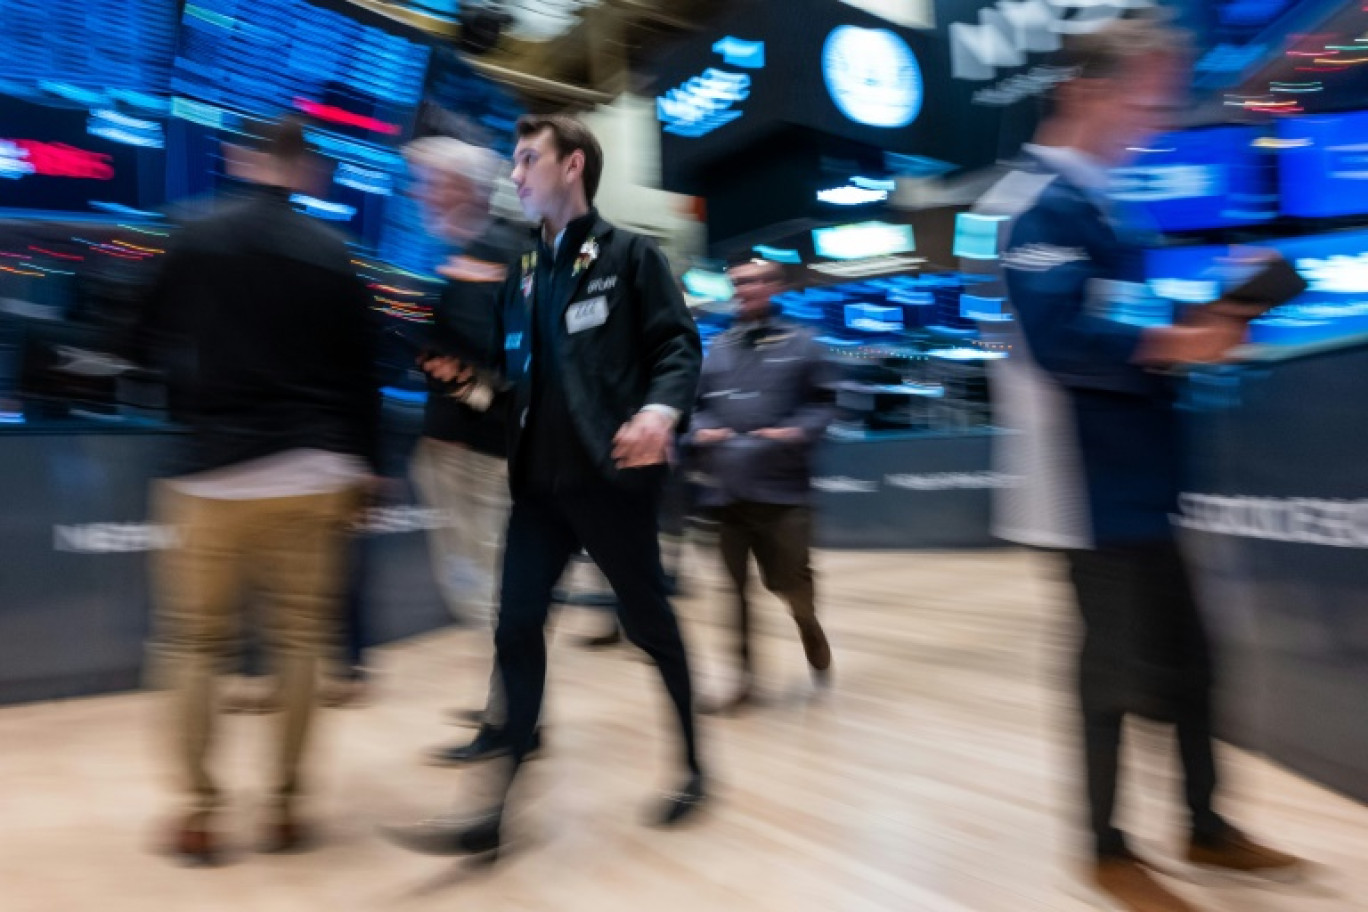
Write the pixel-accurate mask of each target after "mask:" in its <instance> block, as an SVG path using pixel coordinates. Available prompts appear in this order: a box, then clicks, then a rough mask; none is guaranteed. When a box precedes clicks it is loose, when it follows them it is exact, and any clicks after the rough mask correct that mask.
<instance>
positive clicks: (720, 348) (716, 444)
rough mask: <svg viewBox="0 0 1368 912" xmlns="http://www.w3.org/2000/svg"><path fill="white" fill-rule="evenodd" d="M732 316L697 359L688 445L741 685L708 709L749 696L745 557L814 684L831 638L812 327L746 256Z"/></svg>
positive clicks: (736, 273) (819, 368)
mask: <svg viewBox="0 0 1368 912" xmlns="http://www.w3.org/2000/svg"><path fill="white" fill-rule="evenodd" d="M729 275H730V278H731V281H732V285H733V286H734V287H735V288H736V308H737V309H736V324H735V325H734V326H733V327H732V328H731V329H729V330H728V331H727V332H726V333H724V334H722V336H720V337H719V338H718V339H717V341H716V342H715V343H714V344H713V347H712V349H711V351H709V353H708V357H707V358H706V359H705V360H704V362H703V374H702V378H701V380H700V383H699V391H698V404H697V406H696V408H695V411H694V420H693V428H694V429H693V431H692V433H691V434H690V435H689V437H688V444H689V445H690V446H691V447H692V450H693V459H694V462H695V464H696V465H697V466H698V468H699V470H700V472H699V475H700V476H701V479H702V481H703V485H702V492H703V493H702V495H701V501H702V505H703V506H705V507H713V508H716V510H717V518H718V521H719V524H720V528H719V544H720V546H721V551H722V562H723V563H724V564H725V565H726V568H727V575H728V576H729V577H730V578H731V581H732V586H733V587H734V588H735V590H736V609H737V614H736V624H737V635H738V640H737V644H738V651H739V655H740V661H741V685H740V687H739V689H738V690H737V692H736V693H735V694H734V695H733V696H732V697H731V698H730V699H728V700H726V701H724V702H722V703H720V704H714V705H708V706H705V707H704V709H705V711H707V710H712V711H725V710H734V709H737V708H740V707H741V706H743V705H745V704H746V703H748V702H750V700H751V699H752V697H753V693H752V686H753V683H754V667H753V663H752V660H751V648H750V628H751V623H750V618H751V613H750V601H749V599H748V597H747V588H748V585H749V577H750V558H751V555H752V554H754V555H755V560H756V563H757V564H758V565H759V567H760V577H761V579H762V580H763V581H764V583H765V587H766V588H767V589H769V590H770V591H771V592H774V593H776V594H778V595H780V596H782V597H783V598H784V600H785V601H787V602H788V604H789V608H790V610H791V611H792V612H793V619H794V621H796V622H797V624H798V632H799V635H800V636H801V637H802V641H803V651H804V653H805V654H806V655H807V659H808V663H809V664H810V665H811V666H812V668H813V671H814V673H815V674H816V675H817V676H818V680H819V682H825V680H826V678H827V675H828V673H829V669H830V667H831V646H830V645H829V644H828V643H827V638H826V633H825V632H824V631H823V630H822V625H821V624H820V623H818V621H817V602H816V594H815V590H814V587H813V581H812V563H811V560H810V558H809V551H810V549H811V541H812V508H811V507H810V506H809V504H808V501H809V497H810V493H811V482H812V454H813V450H814V449H816V446H817V442H818V441H819V440H821V438H822V434H823V433H824V432H825V431H826V427H827V424H828V423H830V421H831V419H832V417H833V405H832V397H831V392H830V389H829V387H830V382H831V379H832V378H831V377H830V376H829V374H830V367H829V365H828V363H827V362H826V361H825V360H823V358H822V356H821V351H820V349H819V348H818V345H817V343H816V342H815V341H814V340H813V336H812V333H810V332H808V331H807V330H804V329H801V328H800V327H798V326H795V325H793V324H791V323H788V322H785V321H784V320H782V319H780V318H778V317H777V316H776V315H775V313H774V310H775V308H774V305H773V304H772V303H771V299H772V298H773V297H774V296H775V295H776V294H778V293H779V292H781V291H783V290H784V273H783V268H782V267H781V266H779V265H778V264H777V263H770V262H767V261H764V260H754V261H752V262H749V263H745V264H742V265H739V266H735V267H733V268H732V269H731V270H730V271H729Z"/></svg>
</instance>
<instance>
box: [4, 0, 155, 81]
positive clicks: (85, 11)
mask: <svg viewBox="0 0 1368 912" xmlns="http://www.w3.org/2000/svg"><path fill="white" fill-rule="evenodd" d="M177 4H178V0H0V36H4V53H3V54H0V91H3V92H5V93H6V94H10V95H19V96H23V97H35V96H36V97H46V98H65V99H67V100H68V101H75V102H78V103H81V104H85V105H87V106H90V107H93V106H95V105H97V104H108V103H110V102H112V101H115V100H118V96H119V95H120V94H129V95H131V96H132V97H133V99H135V100H140V96H144V95H146V96H158V95H165V94H166V91H167V86H168V85H169V82H170V78H171V57H172V54H173V50H174V47H175V41H176V8H177Z"/></svg>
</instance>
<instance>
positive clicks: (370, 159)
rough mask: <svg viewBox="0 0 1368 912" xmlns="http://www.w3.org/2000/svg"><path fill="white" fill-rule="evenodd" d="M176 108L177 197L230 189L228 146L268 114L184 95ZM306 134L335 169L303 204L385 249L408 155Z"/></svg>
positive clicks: (172, 145)
mask: <svg viewBox="0 0 1368 912" xmlns="http://www.w3.org/2000/svg"><path fill="white" fill-rule="evenodd" d="M174 110H175V114H176V116H175V117H174V118H173V119H172V121H171V124H170V128H169V137H170V142H169V149H170V154H169V157H168V162H169V166H170V167H169V173H168V175H167V185H168V187H169V189H170V195H171V197H172V198H173V199H182V198H185V197H202V196H209V195H211V194H215V193H219V192H222V191H224V190H226V189H231V187H232V185H233V184H234V182H235V181H234V178H233V177H232V176H231V175H230V174H229V173H228V170H227V168H226V160H225V150H224V146H225V144H230V145H231V144H235V143H236V144H241V143H242V142H243V141H244V139H246V138H247V137H250V136H252V135H254V134H256V133H257V132H259V131H260V129H261V128H262V126H263V125H264V122H263V121H259V120H256V119H254V118H250V117H245V116H242V115H239V114H234V113H233V112H231V111H226V110H223V109H221V108H216V107H213V106H212V105H203V104H200V103H198V102H188V101H186V100H185V99H177V100H176V104H175V109H174ZM307 135H308V137H309V140H310V142H311V144H312V145H313V146H314V148H315V149H316V150H317V151H318V152H319V153H320V154H321V155H322V156H323V157H324V158H325V159H326V160H327V162H328V164H329V165H330V170H329V171H328V173H327V174H325V175H324V176H323V180H322V181H321V184H320V187H319V189H318V191H317V192H316V194H315V195H312V196H301V197H300V198H299V199H297V200H296V208H298V209H299V210H300V211H302V212H306V213H308V214H310V215H313V216H315V217H317V218H319V219H322V220H324V221H327V222H329V223H330V224H332V226H333V227H335V228H337V229H338V230H339V231H341V232H342V233H343V234H344V235H347V236H348V237H349V238H351V239H352V240H353V241H354V242H355V243H357V244H359V245H360V246H361V247H363V248H365V249H367V250H376V249H378V248H379V247H380V246H381V241H382V236H383V234H384V231H385V216H386V209H387V207H388V205H389V203H390V202H391V200H393V199H395V198H396V197H397V196H398V194H399V193H400V192H401V189H402V185H403V182H404V181H405V178H406V170H407V166H406V165H405V162H404V159H403V157H402V156H401V155H400V154H399V152H398V151H396V150H394V149H389V148H385V147H381V146H375V145H371V144H368V143H363V142H360V141H357V140H354V139H351V138H349V137H345V136H340V135H337V134H333V133H329V132H323V131H308V132H307ZM415 223H418V222H417V217H416V216H415ZM431 265H434V264H429V266H431Z"/></svg>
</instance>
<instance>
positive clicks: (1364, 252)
mask: <svg viewBox="0 0 1368 912" xmlns="http://www.w3.org/2000/svg"><path fill="white" fill-rule="evenodd" d="M1250 246H1253V247H1263V248H1269V249H1272V250H1276V251H1278V252H1279V253H1281V254H1282V255H1283V256H1284V257H1286V258H1287V260H1288V261H1289V262H1290V263H1291V264H1292V265H1293V266H1294V267H1295V268H1296V270H1297V272H1298V273H1300V274H1301V276H1302V278H1304V279H1305V280H1306V281H1307V284H1308V285H1309V286H1310V287H1309V288H1308V289H1307V291H1306V292H1305V293H1304V294H1302V295H1301V296H1299V297H1298V298H1296V299H1295V300H1293V301H1292V302H1290V303H1288V304H1285V305H1283V306H1282V307H1279V308H1277V309H1275V310H1272V311H1270V312H1269V314H1268V316H1266V317H1264V318H1262V319H1260V320H1256V321H1254V323H1253V325H1252V326H1251V339H1252V340H1253V341H1255V342H1266V343H1269V344H1290V343H1301V342H1314V341H1320V340H1322V339H1328V338H1335V337H1338V336H1343V335H1346V334H1350V333H1358V332H1363V331H1365V330H1368V231H1346V232H1341V233H1336V234H1321V235H1314V236H1311V237H1299V238H1287V239H1281V240H1273V241H1260V242H1258V243H1257V244H1253V245H1250ZM1227 252H1228V249H1227V248H1225V247H1180V248H1168V249H1163V250H1153V251H1150V252H1149V254H1148V258H1147V262H1146V272H1147V274H1148V278H1149V285H1150V288H1151V290H1152V291H1154V293H1155V294H1157V295H1159V296H1161V297H1167V298H1169V299H1170V300H1174V301H1179V302H1183V303H1194V304H1196V303H1206V302H1208V301H1213V300H1215V299H1216V298H1218V297H1220V294H1221V290H1222V289H1223V288H1224V287H1226V286H1227V285H1229V284H1230V282H1231V278H1232V272H1231V270H1230V269H1229V268H1227V267H1225V266H1224V265H1223V264H1222V259H1223V258H1224V257H1225V256H1226V254H1227Z"/></svg>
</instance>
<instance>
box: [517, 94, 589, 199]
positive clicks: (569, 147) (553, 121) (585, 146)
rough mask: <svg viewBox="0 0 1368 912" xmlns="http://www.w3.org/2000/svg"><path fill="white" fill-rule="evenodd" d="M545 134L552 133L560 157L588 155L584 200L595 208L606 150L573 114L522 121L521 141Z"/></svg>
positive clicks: (531, 116) (530, 116) (536, 116)
mask: <svg viewBox="0 0 1368 912" xmlns="http://www.w3.org/2000/svg"><path fill="white" fill-rule="evenodd" d="M543 130H550V131H551V141H552V143H554V144H555V146H556V154H557V155H558V156H559V157H561V158H565V156H567V155H569V154H571V153H572V152H577V151H578V152H583V153H584V198H585V200H586V201H587V202H588V203H589V204H590V205H593V202H594V196H595V195H597V193H598V188H599V181H601V180H602V179H603V147H602V146H600V145H599V141H598V138H597V137H596V136H594V134H593V133H592V132H590V130H589V128H588V127H586V126H585V125H584V124H582V123H580V122H579V121H578V120H577V119H575V118H574V117H571V116H570V115H569V114H544V115H543V114H526V115H524V116H523V117H521V118H519V119H518V126H517V128H516V133H517V137H518V139H526V138H527V137H529V136H536V135H537V134H538V133H540V132H542V131H543Z"/></svg>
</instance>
